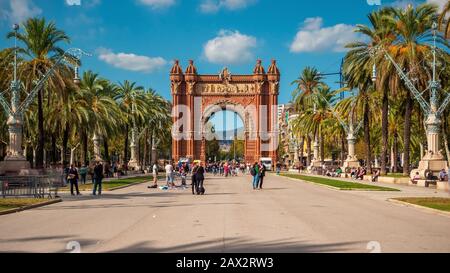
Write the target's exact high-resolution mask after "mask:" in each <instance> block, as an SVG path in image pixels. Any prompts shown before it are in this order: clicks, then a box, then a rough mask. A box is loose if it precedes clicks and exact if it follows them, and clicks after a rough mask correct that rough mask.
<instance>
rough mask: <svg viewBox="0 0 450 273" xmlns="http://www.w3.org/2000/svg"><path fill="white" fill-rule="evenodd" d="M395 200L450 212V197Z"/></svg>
mask: <svg viewBox="0 0 450 273" xmlns="http://www.w3.org/2000/svg"><path fill="white" fill-rule="evenodd" d="M395 200H398V201H402V202H406V203H410V204H414V205H419V206H422V207H427V208H431V209H437V210H442V211H447V212H450V198H437V197H436V198H397V199H395Z"/></svg>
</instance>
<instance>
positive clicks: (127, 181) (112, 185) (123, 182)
mask: <svg viewBox="0 0 450 273" xmlns="http://www.w3.org/2000/svg"><path fill="white" fill-rule="evenodd" d="M151 181H153V176H142V177H130V178H124V179H115V180H111V181H107V182H106V181H104V182H103V183H102V190H103V191H110V190H114V189H116V188H119V187H124V186H129V185H131V184H136V183H147V182H151ZM78 187H79V189H80V191H91V190H92V189H93V185H92V184H85V185H82V184H80V183H78ZM61 191H70V184H69V185H67V186H66V187H64V188H62V189H61Z"/></svg>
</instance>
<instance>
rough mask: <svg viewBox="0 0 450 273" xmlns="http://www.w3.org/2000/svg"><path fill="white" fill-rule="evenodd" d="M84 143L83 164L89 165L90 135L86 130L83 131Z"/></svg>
mask: <svg viewBox="0 0 450 273" xmlns="http://www.w3.org/2000/svg"><path fill="white" fill-rule="evenodd" d="M82 143H83V149H82V160H83V162H82V163H83V164H87V163H88V144H89V143H88V134H87V131H86V130H83V132H82Z"/></svg>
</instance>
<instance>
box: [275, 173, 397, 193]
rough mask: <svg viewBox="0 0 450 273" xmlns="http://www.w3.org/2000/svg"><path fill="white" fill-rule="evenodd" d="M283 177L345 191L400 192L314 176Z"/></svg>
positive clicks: (289, 175) (292, 175) (290, 175)
mask: <svg viewBox="0 0 450 273" xmlns="http://www.w3.org/2000/svg"><path fill="white" fill-rule="evenodd" d="M282 176H285V177H289V178H294V179H299V180H303V181H307V182H312V183H316V184H321V185H326V186H331V187H335V188H338V189H340V190H344V191H351V190H363V191H399V190H397V189H392V188H386V187H378V186H372V185H366V184H361V183H353V182H347V181H342V180H335V179H328V178H322V177H314V176H305V175H297V174H282Z"/></svg>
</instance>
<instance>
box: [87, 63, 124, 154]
mask: <svg viewBox="0 0 450 273" xmlns="http://www.w3.org/2000/svg"><path fill="white" fill-rule="evenodd" d="M114 95H115V93H114V86H113V85H111V84H110V83H109V81H107V80H105V79H101V78H100V77H99V75H98V74H96V73H94V72H92V71H86V72H84V73H83V77H82V79H81V82H80V90H79V94H78V99H80V100H85V101H86V104H87V107H88V109H89V111H88V118H87V119H86V120H85V121H84V123H83V124H81V126H80V127H81V128H80V133H81V138H82V143H83V148H82V150H83V153H82V154H83V160H84V162H87V152H88V141H89V140H88V139H89V135H90V133H95V134H97V135H98V136H102V137H103V141H104V146H105V159H106V160H108V159H109V158H108V157H109V153H108V148H107V147H108V137H109V136H112V135H115V134H116V133H117V131H118V130H119V127H120V125H121V124H123V122H124V120H123V118H122V116H121V111H120V108H119V106H118V105H117V103H116V101H115V100H114V98H113V97H114ZM88 128H90V130H91V132H89V131H88Z"/></svg>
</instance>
